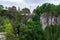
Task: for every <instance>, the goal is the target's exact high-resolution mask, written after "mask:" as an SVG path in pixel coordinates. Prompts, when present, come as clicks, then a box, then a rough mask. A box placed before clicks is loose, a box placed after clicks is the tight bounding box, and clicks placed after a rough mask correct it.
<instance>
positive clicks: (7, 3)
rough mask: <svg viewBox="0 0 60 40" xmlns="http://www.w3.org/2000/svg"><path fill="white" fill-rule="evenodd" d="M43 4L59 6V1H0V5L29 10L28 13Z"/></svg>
mask: <svg viewBox="0 0 60 40" xmlns="http://www.w3.org/2000/svg"><path fill="white" fill-rule="evenodd" d="M43 3H53V4H55V5H58V4H60V0H0V4H2V5H4V6H7V7H9V6H13V5H14V6H16V7H18V6H19V7H20V8H21V9H22V8H25V7H26V8H29V9H30V11H32V10H33V9H35V8H36V7H37V6H38V5H42V4H43Z"/></svg>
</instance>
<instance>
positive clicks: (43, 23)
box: [40, 14, 60, 29]
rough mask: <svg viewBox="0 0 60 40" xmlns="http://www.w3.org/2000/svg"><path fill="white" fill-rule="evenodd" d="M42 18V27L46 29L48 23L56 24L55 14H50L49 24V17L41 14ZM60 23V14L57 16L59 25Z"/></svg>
mask: <svg viewBox="0 0 60 40" xmlns="http://www.w3.org/2000/svg"><path fill="white" fill-rule="evenodd" d="M40 20H41V23H42V28H43V29H45V28H46V26H47V25H55V24H56V21H55V16H52V17H51V16H48V24H47V17H46V16H44V14H43V15H41V16H40ZM58 24H60V16H58V17H57V25H58Z"/></svg>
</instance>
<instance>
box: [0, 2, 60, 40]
mask: <svg viewBox="0 0 60 40" xmlns="http://www.w3.org/2000/svg"><path fill="white" fill-rule="evenodd" d="M3 10H4V9H3V6H2V5H0V27H2V28H0V32H1V31H4V32H6V37H7V40H60V24H59V25H57V17H58V16H60V5H54V4H50V3H45V4H43V5H42V6H38V7H37V8H36V9H35V16H33V17H32V20H29V21H26V23H25V24H23V23H22V21H21V19H22V18H23V16H22V15H21V14H22V11H17V13H16V15H14V13H13V12H6V11H3ZM7 11H8V10H7ZM41 14H45V16H46V17H47V27H46V28H45V30H43V29H42V24H41V22H40V16H41ZM49 15H50V16H51V19H52V17H53V16H55V22H56V24H55V25H52V24H51V25H49V24H48V23H49V22H48V18H49ZM24 21H25V20H24Z"/></svg>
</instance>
